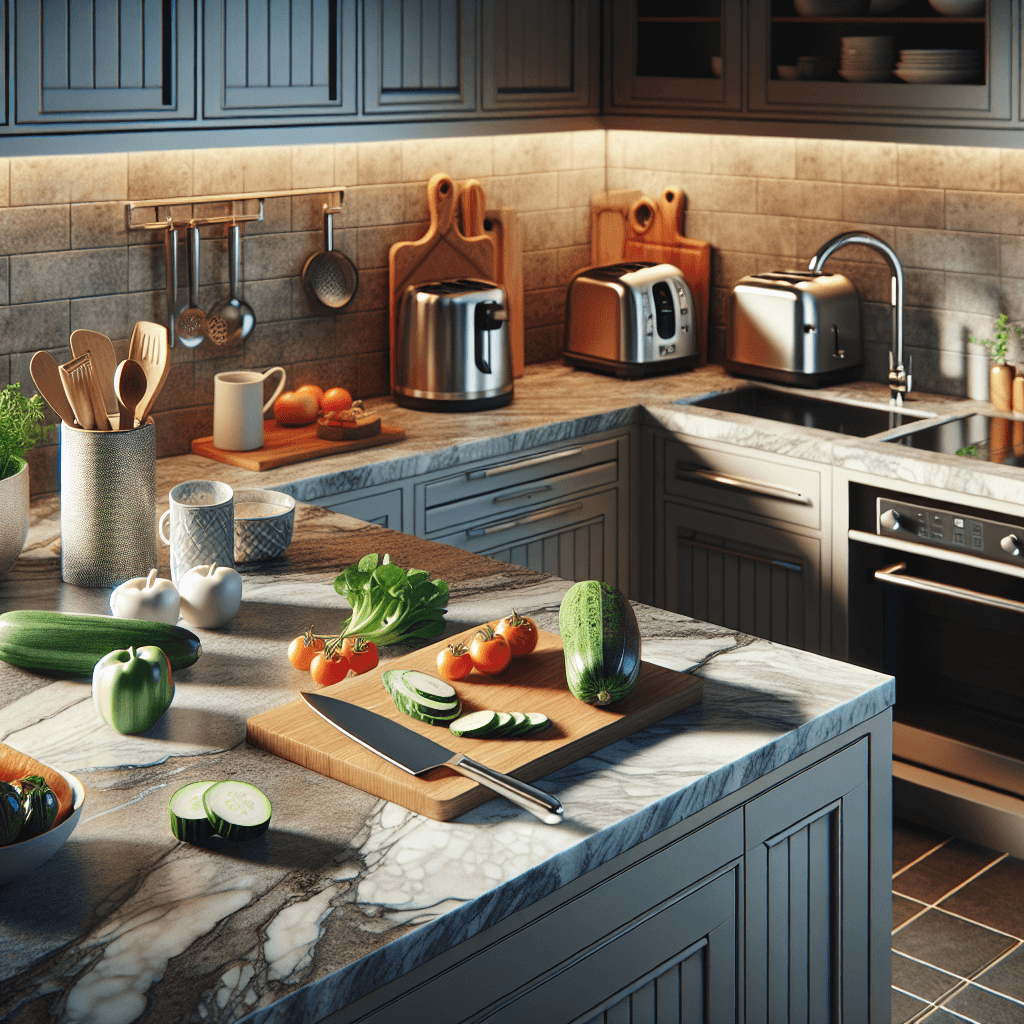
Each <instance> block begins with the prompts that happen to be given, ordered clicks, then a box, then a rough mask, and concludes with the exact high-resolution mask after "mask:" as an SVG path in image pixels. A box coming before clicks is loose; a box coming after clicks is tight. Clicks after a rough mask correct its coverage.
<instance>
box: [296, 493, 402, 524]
mask: <svg viewBox="0 0 1024 1024" xmlns="http://www.w3.org/2000/svg"><path fill="white" fill-rule="evenodd" d="M312 504H314V505H321V506H323V507H324V508H328V509H330V510H331V511H332V512H341V513H342V514H343V515H346V516H351V517H352V518H353V519H362V520H363V521H364V522H367V523H377V524H378V525H379V526H385V527H387V528H388V529H389V530H399V531H400V530H401V529H402V491H401V489H398V490H394V491H385V492H384V493H383V494H364V495H361V496H360V497H346V496H345V495H343V494H332V495H330V496H328V497H326V498H314V499H313V502H312Z"/></svg>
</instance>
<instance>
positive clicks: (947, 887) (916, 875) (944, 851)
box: [892, 839, 1002, 917]
mask: <svg viewBox="0 0 1024 1024" xmlns="http://www.w3.org/2000/svg"><path fill="white" fill-rule="evenodd" d="M1001 856H1002V854H1001V853H997V852H996V851H995V850H989V849H987V848H986V847H984V846H975V845H974V843H967V842H964V840H962V839H951V840H950V841H949V842H948V843H946V844H945V846H942V847H940V848H939V849H938V850H936V851H935V852H934V853H930V854H928V856H927V857H925V858H924V860H921V861H918V862H917V863H916V864H915V865H914V866H913V867H911V868H907V870H906V871H904V872H903V873H902V874H899V875H897V876H896V877H895V878H894V879H893V880H892V887H893V891H894V892H898V893H900V895H902V896H910V897H911V898H913V899H916V900H920V901H921V902H922V903H938V902H939V900H941V899H942V897H943V896H945V895H946V894H947V893H949V892H950V891H952V890H953V889H955V888H956V887H957V886H958V885H960V884H962V883H963V882H965V881H966V880H967V879H968V878H970V877H971V876H972V875H976V874H977V873H978V872H979V871H981V870H983V869H984V868H986V867H987V866H988V865H989V864H992V863H994V862H995V861H997V860H998V859H999V858H1000V857H1001ZM966 916H967V917H970V916H971V915H970V914H968V915H966Z"/></svg>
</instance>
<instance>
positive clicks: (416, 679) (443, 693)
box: [402, 669, 456, 701]
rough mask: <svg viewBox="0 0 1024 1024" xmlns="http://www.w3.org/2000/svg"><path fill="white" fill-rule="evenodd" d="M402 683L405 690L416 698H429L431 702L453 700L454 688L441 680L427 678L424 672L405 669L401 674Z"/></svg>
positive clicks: (432, 677) (431, 677)
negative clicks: (410, 691) (409, 691)
mask: <svg viewBox="0 0 1024 1024" xmlns="http://www.w3.org/2000/svg"><path fill="white" fill-rule="evenodd" d="M402 682H403V683H405V686H406V689H408V690H412V692H413V693H415V694H416V695H417V696H420V697H429V698H430V699H431V700H440V701H451V700H455V697H456V694H455V687H454V686H452V685H451V683H446V682H445V681H444V680H443V679H437V678H436V677H434V676H428V675H427V673H426V672H417V671H416V670H415V669H406V671H404V672H403V673H402Z"/></svg>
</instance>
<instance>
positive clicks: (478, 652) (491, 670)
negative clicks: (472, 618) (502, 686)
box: [469, 626, 512, 676]
mask: <svg viewBox="0 0 1024 1024" xmlns="http://www.w3.org/2000/svg"><path fill="white" fill-rule="evenodd" d="M469 655H470V657H471V658H472V659H473V667H474V668H476V669H479V671H481V672H483V674H484V675H487V676H493V675H497V674H498V673H499V672H501V671H502V670H503V669H505V668H506V667H507V666H508V663H509V662H510V661H511V660H512V648H511V647H509V645H508V641H507V640H506V639H505V638H504V637H503V636H498V635H497V634H496V633H495V632H494V630H493V629H491V627H490V626H481V627H480V628H479V629H478V630H477V631H476V634H475V635H474V637H473V641H472V643H471V644H470V645H469Z"/></svg>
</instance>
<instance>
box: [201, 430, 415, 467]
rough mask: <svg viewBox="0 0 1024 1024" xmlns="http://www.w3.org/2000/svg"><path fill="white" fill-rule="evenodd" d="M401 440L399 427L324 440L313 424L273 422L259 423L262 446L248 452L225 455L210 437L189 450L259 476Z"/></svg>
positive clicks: (203, 438)
mask: <svg viewBox="0 0 1024 1024" xmlns="http://www.w3.org/2000/svg"><path fill="white" fill-rule="evenodd" d="M404 437H405V431H404V430H402V429H401V428H400V427H388V426H385V425H384V424H383V423H382V424H381V425H380V433H379V434H374V436H373V437H361V438H359V439H358V440H355V441H325V440H324V439H323V438H321V437H317V436H316V424H315V423H310V424H309V426H308V427H282V426H279V425H278V422H277V420H264V421H263V447H262V448H257V449H256V450H255V451H251V452H229V451H225V450H224V449H223V448H216V447H214V444H213V437H212V436H210V437H197V438H196V439H195V440H194V441H193V442H192V451H193V453H194V454H196V455H205V456H206V458H208V459H215V460H216V461H217V462H226V463H227V464H228V465H229V466H239V467H241V468H242V469H249V470H252V471H253V472H254V473H262V472H263V471H264V470H266V469H276V468H277V467H278V466H288V465H291V463H293V462H305V461H306V460H307V459H319V458H322V457H323V456H325V455H343V454H344V453H345V452H354V451H357V450H358V449H360V448H376V447H377V446H378V445H382V444H394V443H395V442H396V441H401V440H402V438H404Z"/></svg>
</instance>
